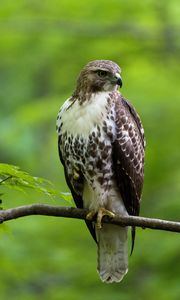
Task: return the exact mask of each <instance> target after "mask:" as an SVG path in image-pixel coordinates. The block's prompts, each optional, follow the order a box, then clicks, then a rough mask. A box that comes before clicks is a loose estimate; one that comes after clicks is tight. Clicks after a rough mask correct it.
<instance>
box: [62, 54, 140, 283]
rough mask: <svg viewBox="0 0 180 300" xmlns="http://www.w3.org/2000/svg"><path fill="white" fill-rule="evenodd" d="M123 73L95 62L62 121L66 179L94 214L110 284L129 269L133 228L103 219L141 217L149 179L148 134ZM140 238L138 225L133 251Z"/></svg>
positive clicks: (103, 273)
mask: <svg viewBox="0 0 180 300" xmlns="http://www.w3.org/2000/svg"><path fill="white" fill-rule="evenodd" d="M120 74H121V69H120V67H119V66H118V65H117V64H116V63H114V62H112V61H109V60H95V61H91V62H89V63H88V64H87V65H86V66H85V67H84V68H83V69H82V71H81V73H80V75H79V78H78V80H77V86H76V89H75V91H74V93H73V94H72V96H71V97H70V98H69V99H68V100H66V101H65V103H64V104H63V106H62V107H61V109H60V111H59V113H58V117H57V132H58V149H59V156H60V160H61V162H62V164H63V166H64V173H65V178H66V181H67V184H68V186H69V188H70V190H71V193H72V196H73V198H74V201H75V204H76V206H77V207H79V208H86V209H88V210H89V211H90V213H89V214H88V215H87V218H86V224H87V226H88V229H89V230H90V233H91V235H92V236H93V238H94V240H95V241H96V243H97V248H98V251H97V252H98V272H99V275H100V278H101V280H102V281H103V282H107V283H110V282H119V281H121V280H122V278H123V277H124V275H125V274H126V273H127V271H128V241H127V232H128V227H123V226H118V225H114V224H107V223H106V224H102V222H101V221H102V218H103V216H104V215H108V216H110V217H113V216H114V215H115V214H117V215H120V216H127V215H133V216H137V215H138V214H139V207H140V198H141V193H142V186H143V180H144V148H145V140H144V130H143V127H142V124H141V121H140V118H139V116H138V114H137V113H136V111H135V109H134V107H133V106H132V105H131V104H130V103H129V102H128V101H127V100H126V99H125V98H124V97H123V96H122V95H121V94H120V92H119V91H118V86H120V87H121V86H122V79H121V75H120ZM94 215H97V221H96V222H92V218H93V216H94ZM134 239H135V228H134V227H133V228H132V250H133V246H134Z"/></svg>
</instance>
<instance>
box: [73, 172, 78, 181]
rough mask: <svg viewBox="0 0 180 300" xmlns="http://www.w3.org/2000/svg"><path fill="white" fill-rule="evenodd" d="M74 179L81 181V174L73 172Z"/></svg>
mask: <svg viewBox="0 0 180 300" xmlns="http://www.w3.org/2000/svg"><path fill="white" fill-rule="evenodd" d="M73 179H74V180H78V179H79V174H78V173H77V172H76V170H74V171H73Z"/></svg>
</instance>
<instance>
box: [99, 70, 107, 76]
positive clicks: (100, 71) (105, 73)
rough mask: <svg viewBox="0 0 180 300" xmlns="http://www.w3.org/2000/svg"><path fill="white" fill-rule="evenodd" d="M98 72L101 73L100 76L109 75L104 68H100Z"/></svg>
mask: <svg viewBox="0 0 180 300" xmlns="http://www.w3.org/2000/svg"><path fill="white" fill-rule="evenodd" d="M97 74H98V75H99V77H105V76H106V75H107V72H106V71H103V70H98V71H97Z"/></svg>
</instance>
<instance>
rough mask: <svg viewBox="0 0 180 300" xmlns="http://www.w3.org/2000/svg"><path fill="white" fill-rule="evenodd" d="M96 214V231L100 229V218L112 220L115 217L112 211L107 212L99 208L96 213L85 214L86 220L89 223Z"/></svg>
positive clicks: (93, 211)
mask: <svg viewBox="0 0 180 300" xmlns="http://www.w3.org/2000/svg"><path fill="white" fill-rule="evenodd" d="M96 214H97V229H101V228H102V218H103V217H104V216H108V217H109V218H114V217H115V214H114V213H113V212H112V211H110V210H107V209H105V208H103V207H100V208H99V209H98V212H96V211H95V210H92V211H90V212H89V213H88V214H87V216H86V219H87V220H90V221H91V220H92V219H93V218H94V216H95V215H96Z"/></svg>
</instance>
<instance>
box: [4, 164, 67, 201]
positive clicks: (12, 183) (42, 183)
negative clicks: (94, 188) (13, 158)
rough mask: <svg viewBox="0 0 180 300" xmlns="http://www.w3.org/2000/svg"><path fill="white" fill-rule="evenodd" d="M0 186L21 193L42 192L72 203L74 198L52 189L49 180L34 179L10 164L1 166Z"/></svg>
mask: <svg viewBox="0 0 180 300" xmlns="http://www.w3.org/2000/svg"><path fill="white" fill-rule="evenodd" d="M0 185H3V186H4V185H5V186H6V187H8V188H11V189H12V188H13V189H16V190H18V191H21V192H27V189H33V190H35V191H37V192H42V193H44V194H46V195H48V196H60V197H61V198H63V199H64V200H66V201H68V202H70V201H71V199H72V196H71V194H70V193H64V192H60V191H58V190H56V189H53V188H52V183H51V182H50V181H49V180H46V179H43V178H39V177H34V176H31V175H30V174H28V173H27V172H24V171H22V170H20V168H19V167H17V166H14V165H9V164H2V163H1V164H0Z"/></svg>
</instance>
